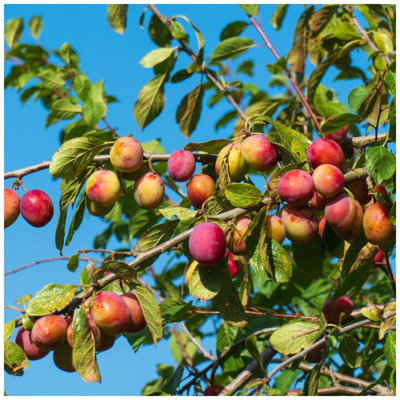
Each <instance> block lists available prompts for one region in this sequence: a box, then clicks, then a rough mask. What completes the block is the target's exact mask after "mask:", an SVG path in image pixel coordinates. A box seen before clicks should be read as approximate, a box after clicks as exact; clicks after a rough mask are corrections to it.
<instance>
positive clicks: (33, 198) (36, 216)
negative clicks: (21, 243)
mask: <svg viewBox="0 0 400 400" xmlns="http://www.w3.org/2000/svg"><path fill="white" fill-rule="evenodd" d="M19 210H20V212H21V215H22V216H23V217H24V219H25V220H26V222H28V224H30V225H32V226H34V227H37V228H40V227H42V226H45V225H46V224H47V223H49V222H50V220H51V219H52V218H53V214H54V208H53V203H52V201H51V199H50V197H49V196H48V195H47V194H46V193H45V192H43V191H42V190H39V189H34V190H30V191H29V192H26V193H25V194H24V195H23V196H22V198H21V202H20V205H19Z"/></svg>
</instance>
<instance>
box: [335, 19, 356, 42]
mask: <svg viewBox="0 0 400 400" xmlns="http://www.w3.org/2000/svg"><path fill="white" fill-rule="evenodd" d="M333 34H334V35H335V36H336V37H337V38H338V39H340V40H352V39H358V38H360V35H359V33H358V32H357V29H356V28H355V27H354V26H353V25H352V24H351V23H350V22H341V23H340V24H338V25H337V26H336V28H335V31H334V33H333Z"/></svg>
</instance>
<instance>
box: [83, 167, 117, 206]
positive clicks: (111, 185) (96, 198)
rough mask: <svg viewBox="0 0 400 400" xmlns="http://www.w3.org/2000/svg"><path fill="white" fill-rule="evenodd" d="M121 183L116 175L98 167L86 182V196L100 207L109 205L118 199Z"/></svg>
mask: <svg viewBox="0 0 400 400" xmlns="http://www.w3.org/2000/svg"><path fill="white" fill-rule="evenodd" d="M120 190H121V185H120V183H119V179H118V177H117V175H116V174H115V173H114V172H112V171H109V170H108V169H99V170H98V171H95V172H93V174H92V175H90V176H89V179H88V180H87V182H86V195H87V197H88V198H89V199H90V200H92V201H93V202H95V203H96V204H98V205H99V206H101V207H104V208H107V207H111V206H113V205H114V204H115V202H116V201H117V200H118V196H119V192H120Z"/></svg>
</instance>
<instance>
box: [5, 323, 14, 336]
mask: <svg viewBox="0 0 400 400" xmlns="http://www.w3.org/2000/svg"><path fill="white" fill-rule="evenodd" d="M14 329H15V319H13V320H12V321H10V322H7V323H6V324H4V340H7V339H8V338H9V337H10V336H11V335H12V334H13V332H14Z"/></svg>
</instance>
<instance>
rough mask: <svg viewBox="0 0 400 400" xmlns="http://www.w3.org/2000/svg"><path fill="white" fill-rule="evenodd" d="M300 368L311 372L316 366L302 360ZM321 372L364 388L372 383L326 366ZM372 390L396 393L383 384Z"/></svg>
mask: <svg viewBox="0 0 400 400" xmlns="http://www.w3.org/2000/svg"><path fill="white" fill-rule="evenodd" d="M298 368H300V369H302V370H303V371H306V372H310V371H311V370H312V369H313V368H314V366H313V365H310V364H307V363H305V362H301V363H300V364H299V365H298ZM320 374H321V375H325V376H329V377H330V376H334V377H335V379H337V380H338V381H339V382H344V383H348V384H350V385H354V386H359V387H362V388H365V387H368V386H369V385H371V383H372V382H368V381H364V380H363V379H359V378H353V377H352V376H348V375H345V374H341V373H340V372H334V371H331V370H330V369H329V368H325V367H322V368H321V371H320ZM371 391H373V392H375V393H377V394H379V395H381V396H393V395H394V394H393V391H392V390H390V389H389V388H386V387H384V386H381V385H376V386H374V387H373V388H371Z"/></svg>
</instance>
